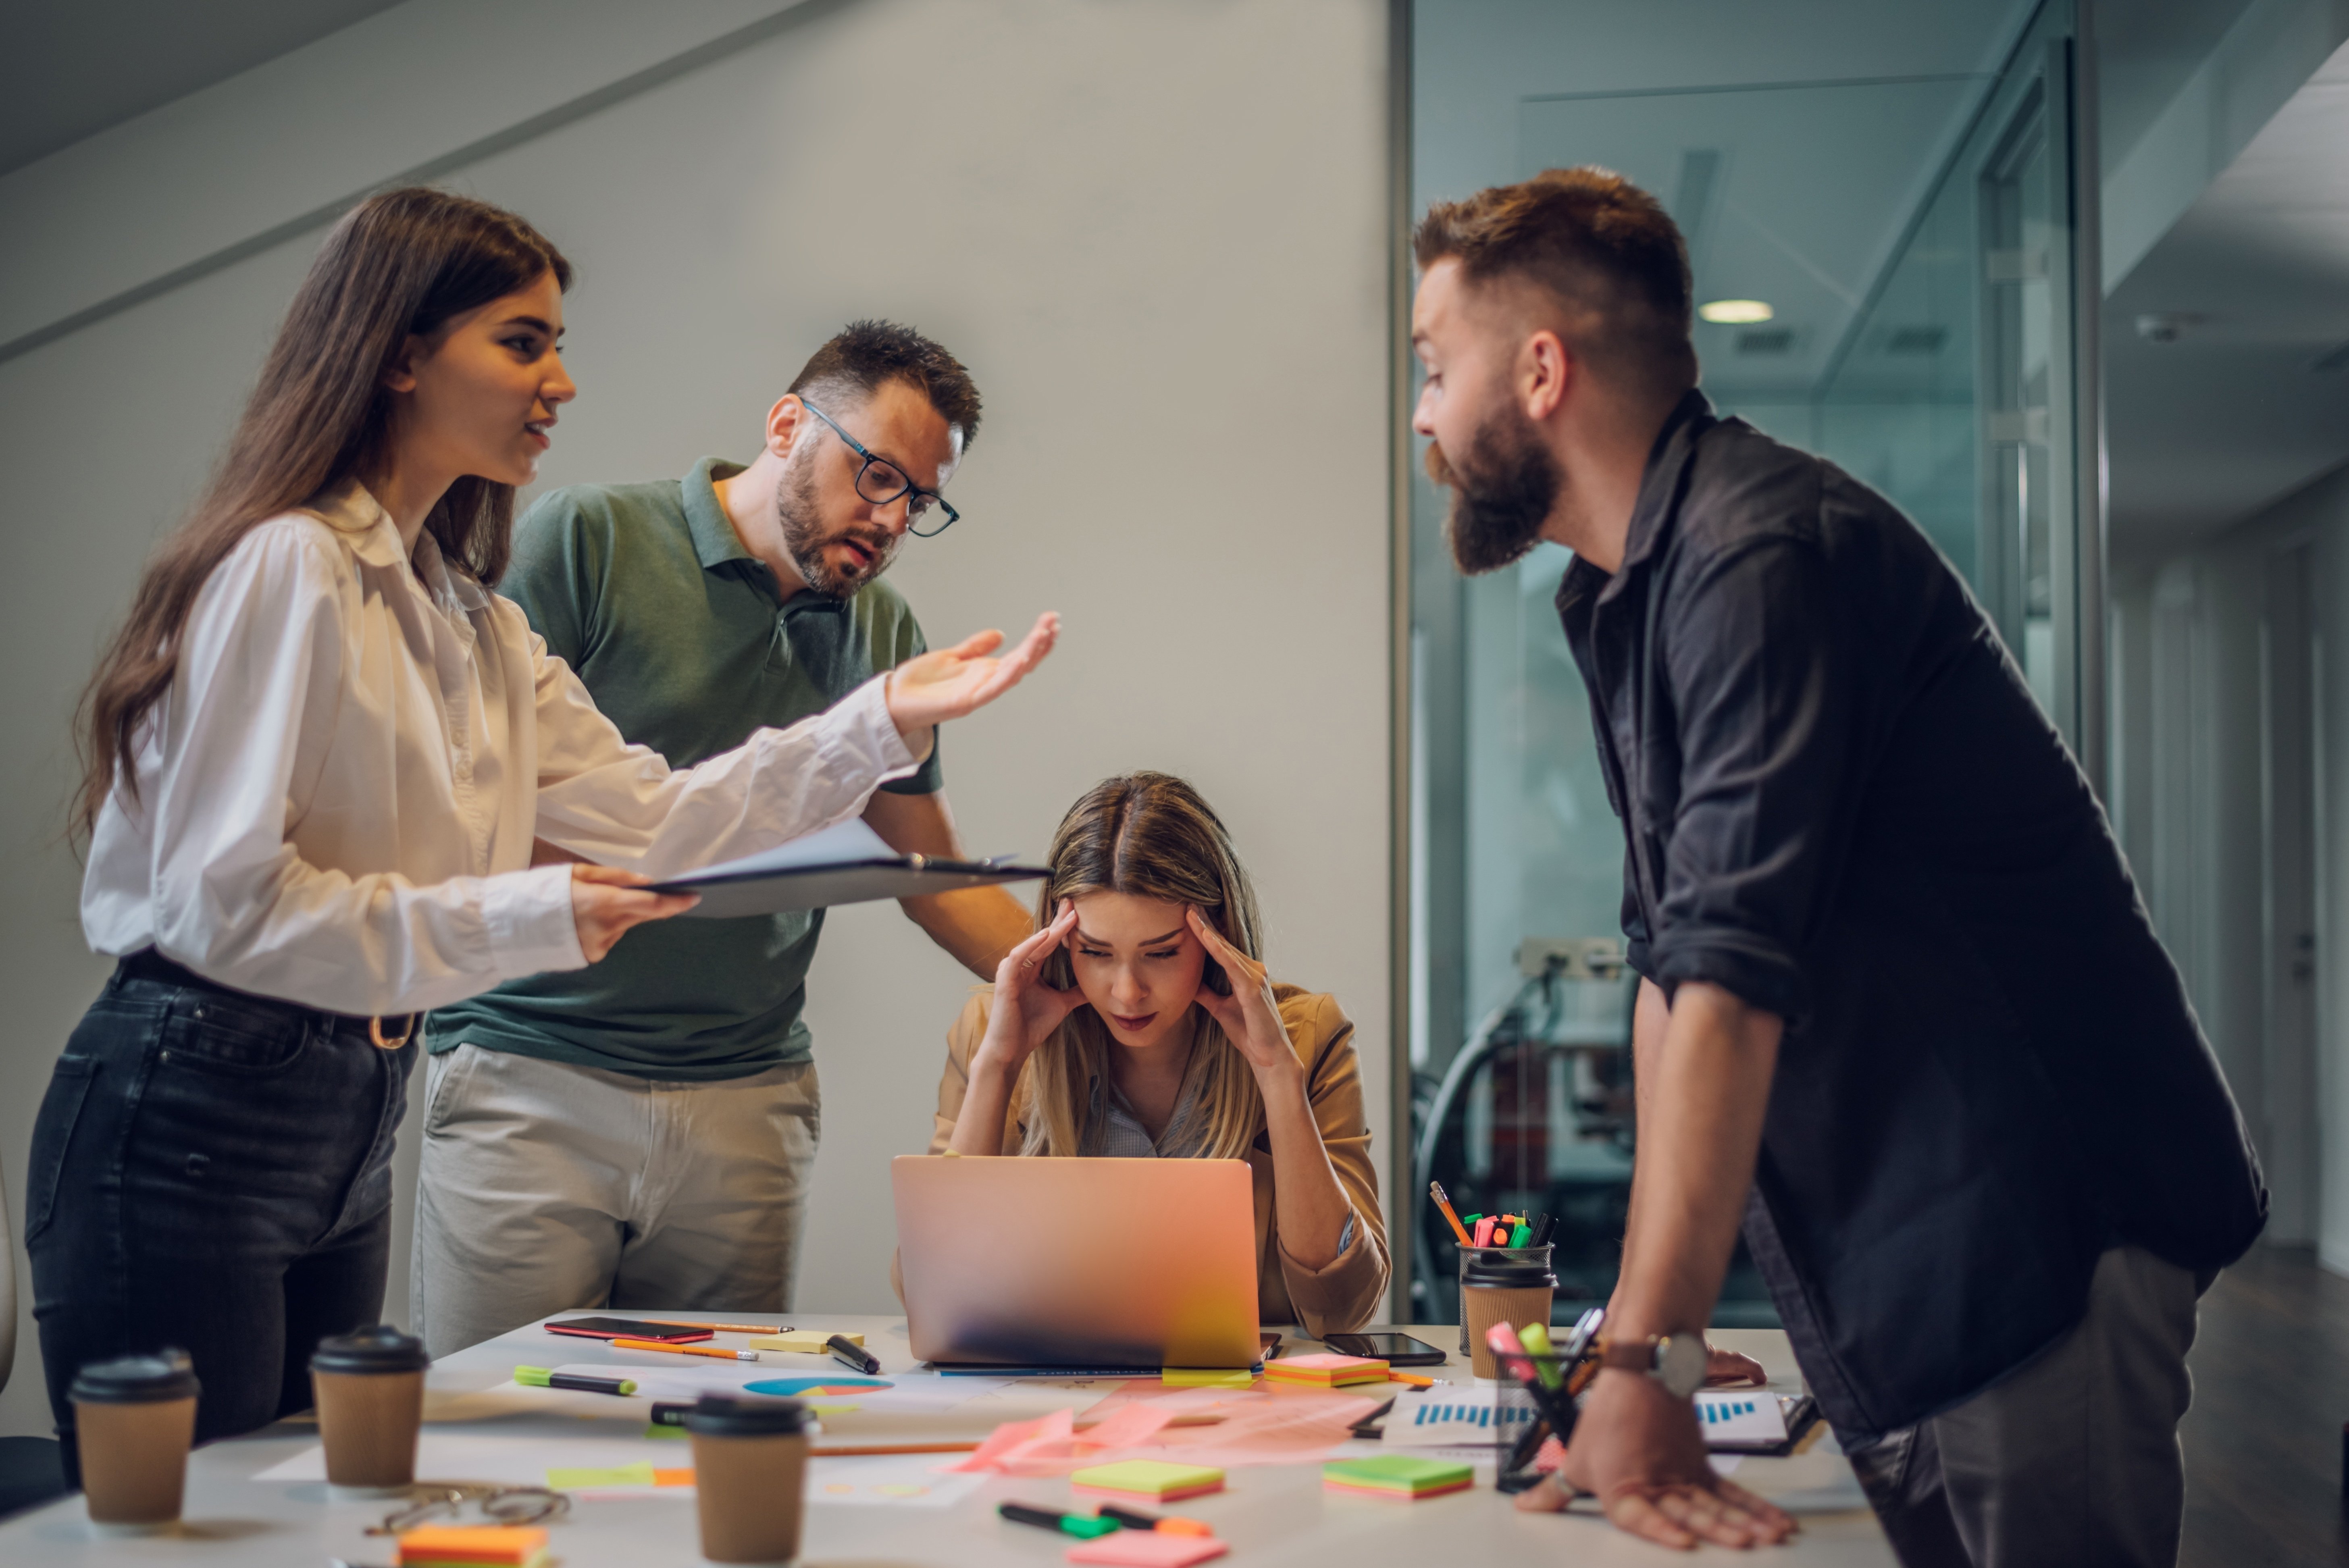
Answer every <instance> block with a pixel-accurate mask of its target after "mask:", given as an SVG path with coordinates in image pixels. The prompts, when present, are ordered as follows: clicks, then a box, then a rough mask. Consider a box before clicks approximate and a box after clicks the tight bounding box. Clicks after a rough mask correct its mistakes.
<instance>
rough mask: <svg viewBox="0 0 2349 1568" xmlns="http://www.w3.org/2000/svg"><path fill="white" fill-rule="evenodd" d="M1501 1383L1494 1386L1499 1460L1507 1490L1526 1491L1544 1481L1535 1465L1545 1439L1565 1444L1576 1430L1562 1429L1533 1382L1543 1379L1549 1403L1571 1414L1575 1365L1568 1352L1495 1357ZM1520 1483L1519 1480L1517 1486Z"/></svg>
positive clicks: (1496, 1458)
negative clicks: (1568, 1359) (1570, 1382)
mask: <svg viewBox="0 0 2349 1568" xmlns="http://www.w3.org/2000/svg"><path fill="white" fill-rule="evenodd" d="M1493 1359H1494V1362H1495V1366H1496V1367H1497V1369H1498V1370H1499V1372H1500V1375H1501V1376H1500V1381H1499V1383H1498V1384H1497V1385H1496V1386H1495V1387H1494V1389H1493V1460H1494V1463H1495V1466H1496V1467H1497V1468H1496V1470H1495V1475H1496V1476H1497V1478H1498V1480H1497V1484H1498V1485H1499V1487H1500V1489H1501V1490H1502V1491H1524V1490H1526V1488H1527V1487H1530V1486H1532V1485H1534V1484H1535V1483H1536V1482H1537V1481H1538V1480H1540V1479H1541V1472H1540V1471H1539V1470H1536V1469H1535V1468H1534V1465H1535V1461H1536V1460H1537V1458H1538V1457H1539V1456H1540V1453H1541V1450H1542V1449H1543V1447H1544V1446H1545V1439H1549V1438H1553V1437H1554V1438H1556V1439H1557V1440H1558V1442H1559V1443H1560V1444H1561V1445H1563V1444H1564V1443H1565V1441H1566V1439H1568V1437H1571V1436H1572V1435H1573V1434H1572V1431H1571V1429H1569V1430H1568V1431H1565V1432H1560V1431H1559V1430H1557V1425H1556V1423H1555V1422H1553V1421H1552V1420H1551V1419H1550V1418H1549V1412H1548V1411H1547V1410H1546V1409H1544V1408H1543V1403H1544V1401H1543V1400H1542V1399H1541V1398H1537V1396H1536V1395H1535V1394H1534V1392H1533V1390H1532V1389H1531V1388H1529V1387H1526V1385H1527V1384H1529V1383H1532V1382H1534V1381H1536V1380H1538V1381H1539V1382H1540V1383H1541V1385H1542V1386H1543V1387H1545V1388H1547V1389H1549V1390H1551V1391H1552V1392H1551V1395H1550V1399H1549V1403H1550V1404H1551V1405H1552V1406H1553V1407H1556V1408H1564V1409H1565V1410H1567V1411H1568V1412H1569V1413H1570V1412H1571V1411H1572V1408H1573V1404H1574V1399H1573V1396H1572V1395H1570V1394H1568V1393H1567V1391H1566V1377H1567V1373H1568V1370H1569V1368H1568V1367H1567V1364H1566V1358H1565V1357H1562V1356H1495V1357H1494V1358H1493ZM1512 1482H1514V1483H1515V1484H1512Z"/></svg>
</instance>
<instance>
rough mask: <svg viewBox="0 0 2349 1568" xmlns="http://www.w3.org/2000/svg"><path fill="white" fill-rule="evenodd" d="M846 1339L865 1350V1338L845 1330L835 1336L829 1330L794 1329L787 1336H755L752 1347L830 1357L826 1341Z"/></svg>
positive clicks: (751, 1340)
mask: <svg viewBox="0 0 2349 1568" xmlns="http://www.w3.org/2000/svg"><path fill="white" fill-rule="evenodd" d="M834 1337H838V1338H841V1339H845V1340H847V1341H848V1343H850V1344H851V1345H854V1346H856V1347H857V1348H858V1349H859V1350H862V1349H864V1336H863V1335H862V1334H852V1333H850V1332H849V1331H848V1330H846V1329H843V1330H841V1331H840V1333H839V1334H838V1335H837V1336H834V1335H833V1332H832V1331H831V1330H829V1329H823V1328H794V1329H792V1330H791V1331H790V1332H789V1333H786V1334H754V1335H752V1336H750V1348H751V1349H753V1350H789V1351H792V1352H793V1353H794V1354H796V1355H800V1356H829V1355H830V1354H832V1346H830V1345H828V1344H826V1343H825V1341H827V1340H830V1339H832V1338H834Z"/></svg>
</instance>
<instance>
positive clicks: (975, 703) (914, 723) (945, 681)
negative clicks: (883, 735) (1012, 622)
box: [888, 610, 1061, 740]
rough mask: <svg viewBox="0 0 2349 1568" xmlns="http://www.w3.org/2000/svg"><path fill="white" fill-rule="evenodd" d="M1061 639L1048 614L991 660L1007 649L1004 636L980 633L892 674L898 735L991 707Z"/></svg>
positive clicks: (1058, 624) (891, 693)
mask: <svg viewBox="0 0 2349 1568" xmlns="http://www.w3.org/2000/svg"><path fill="white" fill-rule="evenodd" d="M1060 635H1061V617H1060V616H1059V615H1057V614H1054V613H1053V612H1051V611H1050V610H1047V611H1045V612H1044V614H1040V615H1039V616H1037V617H1036V624H1035V626H1034V627H1033V628H1032V629H1030V632H1029V634H1028V635H1027V636H1026V637H1025V638H1023V639H1021V641H1020V644H1019V646H1018V647H1016V648H1014V649H1012V650H1011V651H1010V652H1009V653H1008V654H1005V655H1002V656H1001V657H1000V658H996V657H991V656H990V655H993V654H994V652H995V650H996V649H998V648H999V647H1001V646H1002V645H1003V634H1002V633H1000V632H979V633H976V634H972V635H970V636H968V637H965V638H964V639H963V640H962V641H961V642H959V643H957V644H956V645H954V646H953V647H951V648H937V649H934V650H933V651H931V652H929V653H926V654H924V655H921V656H920V657H919V658H914V659H907V660H906V661H905V663H904V664H902V665H898V666H897V667H896V668H895V669H894V670H891V671H890V672H889V698H888V700H889V717H891V718H892V719H895V721H896V724H897V733H899V734H900V735H903V736H905V738H907V739H908V740H911V739H912V738H914V736H915V735H916V733H917V732H918V731H921V730H924V729H927V728H928V727H931V726H932V725H935V724H944V723H945V722H946V721H947V720H948V719H950V718H960V717H963V715H965V714H967V713H971V712H975V711H976V710H978V709H979V708H982V707H986V706H987V705H988V703H990V702H993V701H994V700H995V699H996V698H997V697H999V696H1002V695H1003V694H1004V693H1005V692H1008V691H1009V690H1010V689H1011V688H1012V687H1013V686H1018V685H1019V682H1020V679H1021V677H1023V676H1026V675H1027V673H1028V672H1029V671H1030V670H1032V669H1034V668H1035V667H1036V666H1037V665H1040V664H1041V663H1042V662H1043V659H1044V655H1047V654H1049V653H1050V652H1051V651H1052V644H1053V643H1054V642H1055V641H1056V640H1058V639H1059V637H1060Z"/></svg>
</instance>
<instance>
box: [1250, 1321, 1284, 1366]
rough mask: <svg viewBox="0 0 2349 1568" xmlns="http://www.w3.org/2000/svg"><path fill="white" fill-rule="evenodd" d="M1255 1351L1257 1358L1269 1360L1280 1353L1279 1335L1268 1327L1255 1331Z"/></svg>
mask: <svg viewBox="0 0 2349 1568" xmlns="http://www.w3.org/2000/svg"><path fill="white" fill-rule="evenodd" d="M1256 1339H1257V1344H1256V1353H1257V1358H1258V1359H1259V1360H1264V1361H1269V1360H1271V1359H1272V1358H1273V1357H1276V1356H1278V1355H1279V1354H1280V1336H1279V1335H1278V1334H1277V1333H1275V1332H1274V1331H1273V1330H1271V1329H1269V1328H1266V1329H1259V1330H1258V1331H1257V1336H1256Z"/></svg>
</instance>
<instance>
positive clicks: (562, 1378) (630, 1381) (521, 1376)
mask: <svg viewBox="0 0 2349 1568" xmlns="http://www.w3.org/2000/svg"><path fill="white" fill-rule="evenodd" d="M513 1378H514V1381H515V1382H517V1383H519V1384H521V1385H522V1386H523V1387H525V1388H576V1389H578V1390H579V1391H580V1392H581V1393H583V1394H633V1393H635V1392H636V1379H635V1378H633V1377H583V1376H581V1375H580V1374H578V1373H576V1372H554V1371H550V1370H549V1369H548V1368H546V1367H515V1368H514V1371H513Z"/></svg>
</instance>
